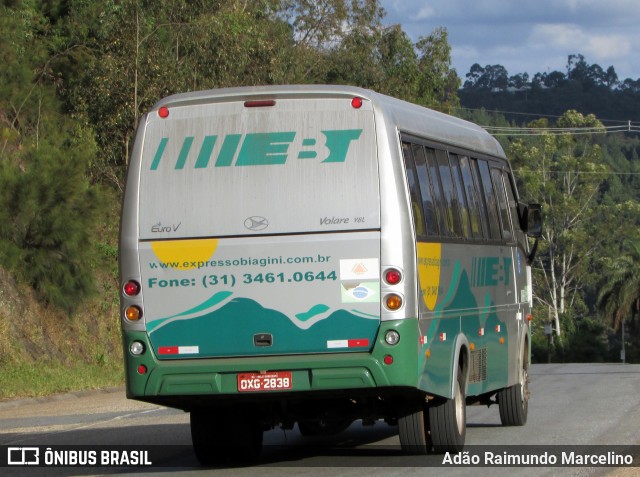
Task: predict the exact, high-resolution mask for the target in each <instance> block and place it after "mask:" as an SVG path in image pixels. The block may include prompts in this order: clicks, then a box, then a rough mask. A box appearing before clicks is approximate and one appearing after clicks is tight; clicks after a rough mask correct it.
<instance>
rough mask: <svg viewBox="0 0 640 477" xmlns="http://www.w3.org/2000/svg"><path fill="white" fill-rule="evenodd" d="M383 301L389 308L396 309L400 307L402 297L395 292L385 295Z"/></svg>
mask: <svg viewBox="0 0 640 477" xmlns="http://www.w3.org/2000/svg"><path fill="white" fill-rule="evenodd" d="M384 303H385V305H386V307H387V308H388V309H389V310H391V311H396V310H399V309H400V307H402V297H401V296H400V295H396V294H395V293H391V294H390V295H387V296H386V297H385V299H384Z"/></svg>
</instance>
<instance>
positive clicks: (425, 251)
mask: <svg viewBox="0 0 640 477" xmlns="http://www.w3.org/2000/svg"><path fill="white" fill-rule="evenodd" d="M441 258H442V244H440V243H418V275H419V277H420V290H421V291H422V298H423V299H424V304H425V305H426V306H427V308H428V309H429V311H433V309H434V308H435V307H436V302H437V300H438V290H439V289H440V265H441Z"/></svg>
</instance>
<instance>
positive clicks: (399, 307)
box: [120, 85, 541, 464]
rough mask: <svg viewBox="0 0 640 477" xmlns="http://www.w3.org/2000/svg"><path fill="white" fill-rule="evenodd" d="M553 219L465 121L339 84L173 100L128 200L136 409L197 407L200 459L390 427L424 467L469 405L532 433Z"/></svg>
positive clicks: (155, 124) (454, 438)
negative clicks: (299, 438)
mask: <svg viewBox="0 0 640 477" xmlns="http://www.w3.org/2000/svg"><path fill="white" fill-rule="evenodd" d="M540 222H541V219H540V209H539V206H537V205H524V204H521V203H520V202H519V200H518V194H517V191H516V187H515V181H514V178H513V174H512V171H511V169H510V166H509V163H508V162H507V159H506V158H505V155H504V152H503V150H502V148H501V147H500V145H499V143H498V142H497V141H496V140H495V139H494V138H493V137H491V136H490V135H489V134H488V133H486V132H485V131H484V130H483V129H482V128H480V127H478V126H476V125H474V124H471V123H468V122H466V121H462V120H460V119H456V118H454V117H450V116H447V115H445V114H441V113H438V112H435V111H431V110H429V109H426V108H423V107H419V106H416V105H413V104H409V103H407V102H404V101H400V100H398V99H394V98H390V97H388V96H384V95H381V94H377V93H375V92H372V91H369V90H364V89H360V88H355V87H345V86H316V85H314V86H268V87H247V88H231V89H219V90H210V91H203V92H196V93H187V94H179V95H174V96H170V97H168V98H166V99H163V100H162V101H160V102H159V103H157V104H156V105H155V106H154V107H153V108H152V110H151V111H150V112H149V113H148V114H147V115H146V116H145V117H144V118H143V119H142V121H141V123H140V126H139V129H138V133H137V138H136V141H135V144H134V147H133V151H132V156H131V162H130V165H129V172H128V178H127V185H126V191H125V196H124V201H123V210H122V223H121V238H120V280H121V303H122V306H121V314H122V316H121V318H120V320H121V324H122V330H123V343H124V355H125V365H126V389H127V396H128V397H129V398H132V399H138V400H141V401H147V402H151V403H156V404H161V405H165V406H170V407H174V408H178V409H183V410H185V411H188V412H190V421H191V434H192V439H193V445H194V450H195V453H196V455H197V457H198V459H199V460H200V461H201V462H202V463H205V464H211V463H218V462H222V461H225V460H226V459H227V458H229V457H231V458H237V459H243V458H255V457H256V456H257V455H258V454H259V452H260V450H261V447H262V435H263V431H264V430H268V429H271V428H274V427H276V426H281V427H283V428H285V429H291V428H293V426H294V425H296V424H297V425H298V427H299V429H300V432H301V433H302V434H303V435H313V434H329V433H335V432H339V431H341V430H343V429H345V428H346V427H348V426H349V425H350V424H351V423H352V422H353V421H355V420H362V421H363V422H364V423H368V422H372V421H376V420H385V421H386V422H387V423H389V424H390V425H397V426H398V432H399V437H400V442H401V445H402V448H403V449H404V450H405V451H406V452H408V453H428V452H432V451H441V452H442V451H459V450H460V449H461V448H462V446H463V445H464V439H465V417H466V411H465V409H466V407H465V406H466V404H471V403H485V404H490V403H495V402H497V404H498V406H499V411H500V417H501V419H502V423H503V424H505V425H522V424H524V423H525V422H526V418H527V405H528V390H527V368H528V367H529V362H530V337H531V332H530V325H529V320H530V318H531V306H532V289H531V270H530V266H529V263H530V260H531V255H532V251H531V250H532V248H533V249H535V247H532V248H530V246H529V243H528V239H527V236H529V237H536V236H538V235H539V234H540V227H541V223H540Z"/></svg>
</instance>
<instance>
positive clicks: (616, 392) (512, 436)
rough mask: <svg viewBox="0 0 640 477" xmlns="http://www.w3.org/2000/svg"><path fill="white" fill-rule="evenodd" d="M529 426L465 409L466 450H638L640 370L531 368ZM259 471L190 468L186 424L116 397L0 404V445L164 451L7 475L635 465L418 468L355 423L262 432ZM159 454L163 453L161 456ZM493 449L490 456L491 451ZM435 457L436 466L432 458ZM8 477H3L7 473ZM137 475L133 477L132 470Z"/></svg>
mask: <svg viewBox="0 0 640 477" xmlns="http://www.w3.org/2000/svg"><path fill="white" fill-rule="evenodd" d="M530 379H531V384H530V390H531V393H532V396H531V401H530V405H529V420H528V423H527V425H526V426H524V427H502V426H501V425H500V418H499V415H498V409H497V407H496V406H492V407H491V408H487V407H486V406H470V407H468V408H467V440H466V442H467V444H468V445H470V446H477V445H495V446H507V445H511V446H513V445H517V446H533V445H562V446H565V445H630V444H634V445H635V444H640V431H639V429H640V411H638V409H639V406H638V405H639V404H640V365H628V364H627V365H622V364H546V365H534V366H533V367H532V369H531V370H530ZM264 442H265V444H266V446H265V449H264V459H263V462H262V463H261V464H260V465H259V466H254V467H244V468H240V467H239V468H233V469H202V468H199V467H198V464H197V461H196V459H195V456H194V455H193V453H192V451H191V448H190V445H191V438H190V433H189V416H188V414H186V413H183V412H181V411H177V410H173V409H167V408H162V407H158V406H154V405H150V404H146V403H139V402H135V401H129V400H127V399H126V398H125V397H124V391H123V390H122V389H110V390H107V391H101V392H100V391H98V392H89V393H77V394H67V395H62V396H54V397H51V398H47V399H36V400H21V401H14V402H11V401H9V402H4V403H0V445H3V446H22V447H24V446H35V445H39V446H56V445H69V446H74V445H75V446H79V445H96V446H97V445H128V446H141V445H154V446H155V445H167V446H172V447H167V448H166V449H165V448H163V455H162V456H161V458H160V462H158V461H157V459H156V462H154V464H160V466H154V467H153V468H151V469H150V468H138V469H132V468H129V469H127V468H110V467H99V468H78V467H76V468H64V469H62V468H55V469H52V468H47V469H44V468H29V469H26V468H24V467H22V468H15V467H8V468H4V469H1V472H2V473H3V475H48V476H49V475H128V474H127V472H129V473H131V475H133V473H140V472H144V473H145V474H147V475H166V474H167V473H171V474H172V475H189V476H192V475H219V476H226V475H234V476H244V475H246V476H249V475H255V474H257V473H259V474H261V475H262V476H263V477H270V476H282V475H314V476H315V475H326V476H332V477H335V476H356V475H357V476H361V475H362V474H363V472H366V473H367V474H368V475H369V476H371V477H374V476H393V475H402V476H413V475H416V476H422V475H427V474H429V473H432V472H434V471H435V472H437V474H438V475H445V476H471V475H478V474H481V475H485V474H490V475H492V476H541V475H543V476H602V475H609V476H610V475H614V476H616V477H617V476H625V477H626V476H632V475H640V467H635V468H626V469H617V470H616V469H612V468H606V467H600V468H588V467H535V468H525V467H517V468H505V467H492V468H487V467H484V468H480V469H478V468H475V469H474V468H450V467H448V468H443V467H438V468H435V469H429V468H425V466H424V462H425V461H415V460H414V461H408V460H407V458H405V457H403V456H402V455H401V454H400V453H399V449H398V445H399V441H398V436H397V433H396V428H393V427H389V426H387V425H386V424H385V423H383V422H378V423H376V424H375V425H374V426H372V427H371V426H367V427H364V426H362V424H361V423H360V422H356V423H354V424H353V425H352V426H351V427H350V428H349V429H348V430H347V431H346V432H344V433H343V434H341V435H339V436H336V437H332V438H322V439H320V438H317V439H316V440H313V439H312V440H310V438H304V437H302V436H300V434H299V433H298V432H297V428H295V429H294V430H291V431H286V432H285V431H282V430H273V431H270V432H268V433H265V441H264ZM164 450H166V452H164ZM493 450H494V451H495V449H493ZM438 459H440V458H438ZM5 471H7V472H5ZM136 471H137V472H136Z"/></svg>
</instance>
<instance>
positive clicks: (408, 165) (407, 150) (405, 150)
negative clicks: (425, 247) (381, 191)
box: [402, 142, 426, 238]
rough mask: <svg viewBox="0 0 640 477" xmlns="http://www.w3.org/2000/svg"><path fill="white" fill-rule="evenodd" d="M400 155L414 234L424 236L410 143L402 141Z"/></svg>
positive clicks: (422, 214)
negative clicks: (405, 178)
mask: <svg viewBox="0 0 640 477" xmlns="http://www.w3.org/2000/svg"><path fill="white" fill-rule="evenodd" d="M402 155H403V156H404V167H405V170H406V173H407V184H408V185H409V193H410V194H411V210H412V212H413V223H414V226H415V228H416V236H417V237H418V238H424V237H425V235H426V234H425V227H424V212H423V211H422V204H421V201H420V191H419V190H418V178H417V177H416V171H415V163H414V159H413V152H412V151H411V144H409V143H408V142H403V143H402Z"/></svg>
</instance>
